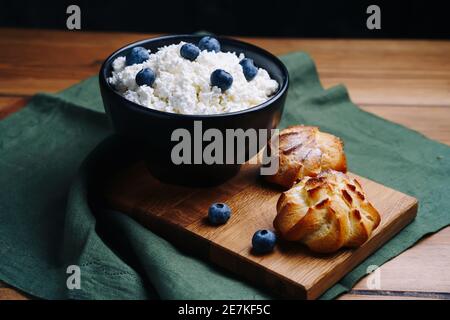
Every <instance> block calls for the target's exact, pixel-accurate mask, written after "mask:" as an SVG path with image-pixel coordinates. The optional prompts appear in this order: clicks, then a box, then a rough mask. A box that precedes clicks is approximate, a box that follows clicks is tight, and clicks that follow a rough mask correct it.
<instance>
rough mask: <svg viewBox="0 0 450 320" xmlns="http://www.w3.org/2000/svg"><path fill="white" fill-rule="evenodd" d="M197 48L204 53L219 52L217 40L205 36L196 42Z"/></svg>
mask: <svg viewBox="0 0 450 320" xmlns="http://www.w3.org/2000/svg"><path fill="white" fill-rule="evenodd" d="M198 47H199V48H200V50H202V51H203V50H206V51H214V52H219V51H220V43H219V40H217V39H216V38H213V37H210V36H206V37H203V38H201V39H200V41H199V42H198Z"/></svg>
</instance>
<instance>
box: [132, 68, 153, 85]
mask: <svg viewBox="0 0 450 320" xmlns="http://www.w3.org/2000/svg"><path fill="white" fill-rule="evenodd" d="M155 78H156V76H155V73H154V72H153V70H152V69H150V68H144V69H142V70H141V71H139V72H138V73H137V74H136V83H137V85H138V86H143V85H147V86H151V85H152V84H153V82H155Z"/></svg>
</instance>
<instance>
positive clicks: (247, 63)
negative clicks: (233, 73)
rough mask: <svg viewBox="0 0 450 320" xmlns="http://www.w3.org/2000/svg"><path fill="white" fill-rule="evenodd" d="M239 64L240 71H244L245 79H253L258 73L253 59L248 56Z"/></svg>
mask: <svg viewBox="0 0 450 320" xmlns="http://www.w3.org/2000/svg"><path fill="white" fill-rule="evenodd" d="M239 64H240V65H241V66H242V71H243V72H244V76H245V79H247V81H251V80H253V78H254V77H256V74H257V73H258V68H257V67H255V65H254V64H253V60H252V59H249V58H244V59H242V60H241V61H240V62H239Z"/></svg>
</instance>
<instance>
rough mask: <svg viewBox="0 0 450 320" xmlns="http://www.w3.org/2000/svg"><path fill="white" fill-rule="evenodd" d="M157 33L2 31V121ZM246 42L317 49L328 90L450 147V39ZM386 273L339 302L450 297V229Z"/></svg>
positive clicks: (1, 287)
mask: <svg viewBox="0 0 450 320" xmlns="http://www.w3.org/2000/svg"><path fill="white" fill-rule="evenodd" d="M151 36H154V35H144V34H131V33H97V32H84V31H76V32H73V31H49V30H19V29H0V47H1V48H2V50H0V118H2V117H5V116H7V115H8V114H10V113H11V112H14V111H17V110H18V109H20V108H21V107H22V106H24V105H25V103H26V101H27V99H29V98H30V97H31V96H32V95H33V94H35V93H36V92H41V91H47V92H55V91H59V90H62V89H64V88H66V87H68V86H70V85H73V84H75V83H77V82H78V81H80V80H82V79H84V78H87V77H89V76H91V75H93V74H96V73H97V72H98V70H99V68H100V65H101V63H102V61H103V59H104V58H106V56H107V55H109V53H111V52H112V51H113V50H115V49H117V48H119V47H121V46H123V45H124V44H126V43H129V42H132V41H135V40H139V39H143V38H146V37H151ZM244 40H245V41H248V42H251V43H254V44H256V45H258V46H261V47H263V48H266V49H267V50H269V51H271V52H273V53H274V54H284V53H288V52H292V51H297V50H303V51H306V52H308V53H310V54H311V56H312V57H313V58H314V60H315V61H316V63H317V67H318V70H319V74H320V78H321V80H322V84H323V85H324V86H325V87H326V88H328V87H330V86H333V85H336V84H338V83H343V84H345V85H346V86H347V88H348V89H349V92H350V96H351V98H352V100H353V101H354V102H355V103H356V104H358V105H360V106H361V108H362V109H364V110H366V111H369V112H372V113H375V114H377V115H379V116H381V117H384V118H386V119H389V120H391V121H394V122H397V123H400V124H403V125H405V126H407V127H409V128H412V129H414V130H417V131H419V132H421V133H423V134H424V135H426V136H427V137H429V138H431V139H435V140H438V141H441V142H443V143H446V144H448V145H450V41H403V40H395V41H394V40H316V39H308V40H305V39H267V38H251V39H244ZM445 209H446V210H448V208H445ZM380 276H381V282H380V284H381V288H380V289H371V287H370V286H368V282H367V279H362V280H361V281H359V283H358V284H356V286H355V287H354V288H353V290H352V291H351V292H350V293H348V294H345V295H343V296H341V297H340V299H393V298H394V299H411V298H415V299H420V298H425V299H450V227H448V228H445V229H443V230H441V231H440V232H438V233H436V234H434V235H432V236H429V237H426V238H425V239H423V240H422V241H420V242H419V243H418V244H416V245H415V246H414V247H412V248H411V249H409V250H407V251H405V252H404V253H402V254H400V255H399V256H397V257H396V258H394V259H393V260H391V261H389V262H387V263H386V264H384V265H383V266H382V267H381V268H380ZM20 298H29V297H27V296H26V295H24V294H22V293H20V292H18V291H17V290H15V289H12V288H10V287H8V286H6V285H5V284H1V283H0V299H20Z"/></svg>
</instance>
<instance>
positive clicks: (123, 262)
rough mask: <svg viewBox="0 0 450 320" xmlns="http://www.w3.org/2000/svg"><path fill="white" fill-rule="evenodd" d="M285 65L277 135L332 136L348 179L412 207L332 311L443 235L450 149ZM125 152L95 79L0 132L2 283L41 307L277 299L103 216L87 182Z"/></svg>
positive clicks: (308, 64)
mask: <svg viewBox="0 0 450 320" xmlns="http://www.w3.org/2000/svg"><path fill="white" fill-rule="evenodd" d="M282 60H283V62H284V63H285V64H286V66H287V67H288V69H289V72H290V77H291V87H290V90H289V96H288V99H287V103H286V108H285V113H284V117H283V120H282V126H286V125H289V124H297V123H304V124H310V125H318V126H320V127H321V128H322V130H324V131H328V132H331V133H333V134H336V135H338V136H340V137H341V138H343V140H344V141H345V146H346V152H347V155H348V162H349V167H350V168H351V170H352V171H353V172H355V173H357V174H360V175H362V176H365V177H368V178H370V179H373V180H375V181H378V182H380V183H383V184H385V185H387V186H390V187H392V188H395V189H397V190H400V191H403V192H405V193H407V194H410V195H412V196H415V197H417V198H419V200H420V208H419V215H418V217H417V218H416V220H415V221H414V222H413V223H411V224H410V225H409V226H408V227H406V228H405V229H404V230H403V231H402V232H401V233H400V234H398V235H397V236H396V237H395V238H393V239H392V240H391V241H389V242H388V243H387V244H385V245H384V246H383V247H382V248H381V249H379V250H378V251H377V252H376V253H374V254H373V255H372V256H371V257H369V258H368V259H367V260H366V261H365V262H364V263H362V264H361V265H360V266H358V267H357V268H355V269H354V270H353V271H352V272H350V273H349V274H348V275H347V276H346V277H345V278H343V279H342V280H341V281H340V282H339V283H338V284H336V285H335V286H334V287H332V288H331V289H329V290H328V291H327V292H326V293H325V294H324V295H323V296H322V298H324V299H330V298H334V297H336V296H337V295H338V294H340V293H343V292H345V291H347V290H349V289H350V288H351V287H352V285H354V284H355V282H356V281H357V280H358V279H360V278H361V277H362V276H364V275H365V273H366V269H367V267H368V266H369V265H381V264H383V263H384V262H386V261H387V260H389V259H391V258H393V257H395V256H396V255H398V254H399V253H400V252H402V251H404V250H405V249H407V248H408V247H410V246H412V245H413V244H414V243H415V242H416V241H417V240H419V239H420V238H421V237H423V236H424V235H426V234H429V233H431V232H436V231H437V230H439V229H441V228H443V227H445V226H447V225H448V224H449V222H450V212H449V209H448V208H450V197H449V196H448V195H449V194H450V184H449V181H450V148H449V147H447V146H445V145H443V144H440V143H437V142H434V141H431V140H429V139H427V138H425V137H424V136H422V135H421V134H419V133H417V132H414V131H411V130H409V129H406V128H404V127H402V126H400V125H397V124H393V123H391V122H388V121H386V120H383V119H381V118H378V117H377V116H374V115H372V114H370V113H366V112H364V111H362V110H361V109H359V108H358V107H357V106H355V105H354V104H353V103H351V102H350V99H349V97H348V94H347V91H346V89H345V88H344V87H343V86H337V87H334V88H332V89H329V90H324V89H323V88H322V86H321V85H320V82H319V79H318V76H317V72H316V69H315V66H314V63H313V61H312V60H311V59H310V57H309V56H308V55H306V54H305V53H294V54H289V55H286V56H283V57H282ZM127 148H129V149H130V150H132V148H131V147H129V146H126V145H124V144H123V143H122V142H121V139H120V138H117V137H115V136H111V131H110V129H109V127H108V123H107V120H106V116H105V115H104V113H103V106H102V102H101V99H100V95H99V88H98V84H97V78H96V77H93V78H90V79H88V80H86V81H84V82H82V83H80V84H78V85H76V86H74V87H71V88H69V89H67V90H65V91H63V92H60V93H58V94H54V95H50V94H38V95H36V96H35V97H34V98H33V99H32V100H31V102H30V103H29V104H28V106H27V107H26V108H24V109H23V110H22V111H20V112H17V113H15V114H13V115H11V116H9V117H8V118H6V119H4V120H2V121H0V279H1V280H3V281H5V282H6V283H9V284H10V285H12V286H14V287H16V288H19V289H21V290H23V291H25V292H27V293H30V294H32V295H34V296H37V297H41V298H47V299H65V298H73V299H146V298H162V299H210V298H214V299H264V298H274V296H273V295H272V293H271V292H268V291H266V290H265V289H263V288H258V287H255V286H253V285H250V284H247V283H246V282H245V281H243V280H242V279H239V278H237V277H235V276H233V275H232V274H229V273H227V272H224V271H222V270H220V269H218V268H216V267H215V266H213V265H211V264H209V263H208V262H206V261H202V260H199V259H197V258H195V257H192V256H191V255H190V254H189V252H182V251H180V250H178V249H177V248H175V247H174V246H172V245H171V244H170V243H168V242H167V241H165V240H163V239H162V238H160V237H158V236H156V235H155V234H153V233H152V232H150V231H148V230H147V229H145V228H143V227H142V226H140V225H139V224H138V223H136V222H135V221H134V220H132V219H130V218H128V217H127V216H126V215H123V214H121V213H118V212H113V211H110V210H107V209H105V208H103V207H102V206H101V204H99V203H101V202H100V201H97V200H96V197H95V192H94V191H95V190H96V188H95V181H96V179H93V177H101V176H102V174H103V175H104V174H107V170H106V169H105V168H108V170H109V169H110V168H114V166H115V165H119V164H120V163H123V161H124V160H123V159H121V158H120V154H129V155H130V157H132V155H133V153H132V152H131V151H130V152H129V153H127V152H126V150H127ZM93 149H94V150H93ZM118 149H120V150H121V151H122V152H118V151H117V150H118ZM92 150H93V151H92ZM88 195H89V197H88ZM69 265H77V266H79V267H80V270H81V288H80V289H74V290H69V289H68V288H67V285H66V281H67V277H68V276H69V275H70V274H68V273H66V271H67V267H68V266H69Z"/></svg>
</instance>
